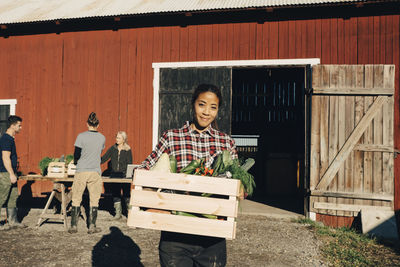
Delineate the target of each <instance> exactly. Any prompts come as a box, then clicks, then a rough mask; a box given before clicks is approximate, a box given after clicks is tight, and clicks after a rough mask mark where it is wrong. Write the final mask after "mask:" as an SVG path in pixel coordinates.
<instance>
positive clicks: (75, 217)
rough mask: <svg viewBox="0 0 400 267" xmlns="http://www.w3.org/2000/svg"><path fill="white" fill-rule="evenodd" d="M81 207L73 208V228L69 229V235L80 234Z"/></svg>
mask: <svg viewBox="0 0 400 267" xmlns="http://www.w3.org/2000/svg"><path fill="white" fill-rule="evenodd" d="M80 212H81V207H75V206H72V207H71V228H69V229H68V233H70V234H75V233H77V232H78V219H79V213H80Z"/></svg>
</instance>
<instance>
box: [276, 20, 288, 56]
mask: <svg viewBox="0 0 400 267" xmlns="http://www.w3.org/2000/svg"><path fill="white" fill-rule="evenodd" d="M278 25H279V34H278V39H279V50H278V57H279V58H288V57H289V21H287V20H286V21H285V20H279V21H278Z"/></svg>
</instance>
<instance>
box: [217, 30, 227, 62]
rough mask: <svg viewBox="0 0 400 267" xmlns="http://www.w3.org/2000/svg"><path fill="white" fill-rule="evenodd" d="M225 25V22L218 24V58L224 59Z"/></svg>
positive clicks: (225, 43)
mask: <svg viewBox="0 0 400 267" xmlns="http://www.w3.org/2000/svg"><path fill="white" fill-rule="evenodd" d="M226 36H227V26H226V24H218V60H225V59H226V52H227V48H226V47H227V43H228V42H227V41H226V40H227V39H226Z"/></svg>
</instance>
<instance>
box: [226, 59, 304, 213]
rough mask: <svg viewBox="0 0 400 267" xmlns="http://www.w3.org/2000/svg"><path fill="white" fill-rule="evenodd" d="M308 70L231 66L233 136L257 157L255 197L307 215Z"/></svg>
mask: <svg viewBox="0 0 400 267" xmlns="http://www.w3.org/2000/svg"><path fill="white" fill-rule="evenodd" d="M304 88H305V68H304V67H271V68H270V67H263V68H234V69H233V70H232V136H233V137H234V138H235V140H236V143H237V146H238V152H239V157H243V158H249V157H252V158H254V159H255V160H256V164H255V166H254V167H253V168H252V169H251V172H252V174H253V175H254V177H255V180H256V184H257V187H256V190H255V193H254V195H253V196H252V197H251V199H252V200H254V201H257V202H261V203H265V204H268V205H271V206H275V207H278V208H282V209H286V210H289V211H294V212H297V213H302V214H304V171H303V170H304V154H305V93H304V91H305V89H304Z"/></svg>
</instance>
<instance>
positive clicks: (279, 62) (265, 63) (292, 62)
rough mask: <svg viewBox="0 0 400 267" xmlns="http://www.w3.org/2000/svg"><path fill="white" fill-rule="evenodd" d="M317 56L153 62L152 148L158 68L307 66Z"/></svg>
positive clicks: (155, 136)
mask: <svg viewBox="0 0 400 267" xmlns="http://www.w3.org/2000/svg"><path fill="white" fill-rule="evenodd" d="M320 62H321V60H320V59H319V58H295V59H266V60H226V61H191V62H162V63H158V62H155V63H153V69H154V77H153V139H152V143H153V148H154V147H155V146H156V145H157V143H158V120H159V118H158V112H159V105H160V100H159V91H160V69H162V68H196V67H197V68H206V67H253V66H257V67H271V66H275V67H276V66H282V67H289V66H299V67H301V66H307V65H311V66H313V65H318V64H320Z"/></svg>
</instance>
